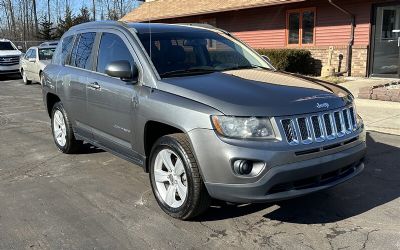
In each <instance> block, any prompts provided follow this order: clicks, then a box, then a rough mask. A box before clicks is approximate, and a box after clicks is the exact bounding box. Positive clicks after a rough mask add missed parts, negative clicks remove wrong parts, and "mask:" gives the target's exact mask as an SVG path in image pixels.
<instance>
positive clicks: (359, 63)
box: [303, 46, 368, 77]
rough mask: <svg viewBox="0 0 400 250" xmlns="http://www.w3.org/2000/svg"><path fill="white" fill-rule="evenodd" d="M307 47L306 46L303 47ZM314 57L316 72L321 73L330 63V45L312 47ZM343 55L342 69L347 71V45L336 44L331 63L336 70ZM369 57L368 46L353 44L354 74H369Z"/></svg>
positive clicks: (352, 68)
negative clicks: (340, 56)
mask: <svg viewBox="0 0 400 250" xmlns="http://www.w3.org/2000/svg"><path fill="white" fill-rule="evenodd" d="M303 49H305V48H303ZM307 49H308V50H310V52H311V55H312V57H313V58H314V59H315V60H316V63H315V67H316V68H315V70H316V74H317V75H320V74H321V68H322V67H323V66H325V65H328V58H329V47H310V48H307ZM340 54H342V55H343V59H342V60H341V66H340V71H341V72H343V71H346V60H347V47H346V46H334V47H333V53H332V60H331V65H332V66H333V67H335V71H336V72H338V71H339V64H340V60H339V55H340ZM367 58H368V46H353V57H352V67H351V70H352V71H351V72H352V73H351V75H352V76H361V77H363V76H366V75H367V61H368V60H367Z"/></svg>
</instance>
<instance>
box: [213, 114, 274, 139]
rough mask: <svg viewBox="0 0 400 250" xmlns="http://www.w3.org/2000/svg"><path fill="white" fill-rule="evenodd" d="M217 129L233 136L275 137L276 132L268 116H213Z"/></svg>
mask: <svg viewBox="0 0 400 250" xmlns="http://www.w3.org/2000/svg"><path fill="white" fill-rule="evenodd" d="M211 121H212V124H213V126H214V128H215V130H216V131H217V132H218V133H219V134H220V135H222V136H226V137H231V138H260V139H274V138H275V133H274V130H273V128H272V125H271V121H270V120H269V119H268V118H257V117H234V116H211Z"/></svg>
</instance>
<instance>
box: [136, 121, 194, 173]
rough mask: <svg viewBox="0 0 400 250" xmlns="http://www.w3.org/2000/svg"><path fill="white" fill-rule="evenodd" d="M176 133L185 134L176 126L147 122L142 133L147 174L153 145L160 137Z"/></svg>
mask: <svg viewBox="0 0 400 250" xmlns="http://www.w3.org/2000/svg"><path fill="white" fill-rule="evenodd" d="M176 133H183V134H187V133H186V132H185V131H184V130H182V129H181V128H179V127H178V126H174V125H170V124H167V123H163V122H159V121H155V120H149V121H147V122H146V124H145V126H144V131H143V146H144V153H145V155H146V162H145V168H144V169H145V171H146V172H147V173H148V172H149V159H150V153H151V149H152V147H153V145H154V143H155V142H156V141H157V140H158V139H159V138H161V137H162V136H165V135H170V134H176Z"/></svg>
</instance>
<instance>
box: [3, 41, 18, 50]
mask: <svg viewBox="0 0 400 250" xmlns="http://www.w3.org/2000/svg"><path fill="white" fill-rule="evenodd" d="M0 50H15V48H14V46H12V44H11V43H10V42H0Z"/></svg>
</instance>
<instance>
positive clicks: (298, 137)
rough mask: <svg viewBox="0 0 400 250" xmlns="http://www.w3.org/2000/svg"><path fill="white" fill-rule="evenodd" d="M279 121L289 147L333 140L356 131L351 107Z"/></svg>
mask: <svg viewBox="0 0 400 250" xmlns="http://www.w3.org/2000/svg"><path fill="white" fill-rule="evenodd" d="M280 121H281V125H282V127H283V131H284V132H285V137H286V140H287V142H288V143H289V144H290V145H298V144H300V143H301V144H310V143H313V142H323V141H326V140H333V139H335V138H340V137H342V136H344V135H346V134H350V133H352V132H353V131H354V130H356V124H355V123H356V117H355V112H354V108H353V107H346V108H342V109H338V110H333V111H328V112H324V113H318V114H310V115H300V116H295V117H285V118H282V119H281V120H280Z"/></svg>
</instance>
